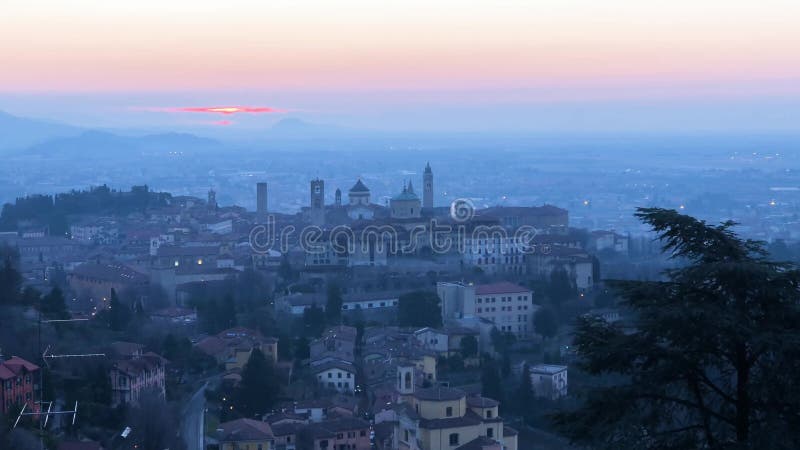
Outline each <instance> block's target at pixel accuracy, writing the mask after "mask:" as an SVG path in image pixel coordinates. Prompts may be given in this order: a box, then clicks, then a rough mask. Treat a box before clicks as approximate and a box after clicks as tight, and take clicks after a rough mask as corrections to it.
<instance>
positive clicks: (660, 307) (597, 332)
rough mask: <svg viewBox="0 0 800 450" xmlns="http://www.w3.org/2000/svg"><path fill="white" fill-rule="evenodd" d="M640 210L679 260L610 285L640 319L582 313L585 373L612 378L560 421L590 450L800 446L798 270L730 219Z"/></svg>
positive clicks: (579, 342) (579, 335)
mask: <svg viewBox="0 0 800 450" xmlns="http://www.w3.org/2000/svg"><path fill="white" fill-rule="evenodd" d="M636 215H637V217H639V218H640V219H641V220H642V221H644V222H645V223H647V224H649V225H650V226H651V227H652V228H653V229H654V230H655V231H656V232H657V233H658V236H659V237H660V239H661V241H662V243H663V249H664V251H665V252H667V253H669V254H670V255H671V256H672V258H674V259H677V260H678V261H679V262H680V263H681V266H680V267H679V268H677V269H672V270H669V271H667V272H666V273H665V275H666V276H667V279H666V281H615V282H613V283H611V286H612V287H613V288H615V290H617V292H619V294H620V296H621V298H622V303H623V305H624V306H625V307H626V308H628V309H630V310H631V312H632V315H631V316H632V317H633V319H632V320H633V323H632V324H631V325H632V326H630V327H626V329H624V330H623V329H621V328H620V327H619V326H617V325H614V324H609V323H607V322H605V321H603V320H600V319H598V318H593V317H583V318H581V319H579V323H578V325H577V328H576V334H575V344H576V346H577V349H578V353H579V355H580V357H581V361H582V362H581V368H582V369H583V370H585V371H587V372H589V373H590V374H594V375H596V376H599V375H604V376H605V378H604V381H605V383H604V384H603V385H602V387H598V388H595V389H593V390H591V391H590V392H589V393H588V395H587V397H586V399H585V401H584V402H583V405H582V406H581V407H579V408H578V409H575V410H572V411H568V412H564V413H561V414H558V415H556V416H555V421H556V424H557V426H558V427H559V428H561V430H562V431H563V432H565V433H566V434H568V435H569V436H570V437H571V438H572V439H573V440H574V441H576V442H580V443H583V444H587V445H591V446H592V447H593V448H653V449H655V448H659V449H661V448H664V449H666V448H669V449H689V448H709V449H722V448H726V449H728V448H731V449H760V448H772V449H789V448H800V377H798V374H800V347H799V346H798V342H800V327H799V326H798V324H800V307H798V286H800V272H799V271H798V269H797V268H796V267H795V266H793V265H789V264H785V263H775V262H772V261H770V260H768V259H767V257H766V252H765V251H764V249H763V246H762V244H760V243H757V242H754V241H751V240H744V239H742V238H740V237H739V236H737V235H736V234H735V233H734V232H733V231H731V227H732V226H733V225H734V223H732V222H725V223H722V224H720V225H713V226H712V225H709V224H706V223H705V222H703V221H700V220H697V219H695V218H693V217H690V216H685V215H681V214H679V213H678V212H676V211H673V210H664V209H658V208H646V209H640V210H639V211H638V212H637V214H636ZM598 418H602V420H598Z"/></svg>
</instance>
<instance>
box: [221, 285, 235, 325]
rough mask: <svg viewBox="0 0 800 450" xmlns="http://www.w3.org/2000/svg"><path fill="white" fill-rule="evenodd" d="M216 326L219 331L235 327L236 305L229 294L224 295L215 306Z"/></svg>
mask: <svg viewBox="0 0 800 450" xmlns="http://www.w3.org/2000/svg"><path fill="white" fill-rule="evenodd" d="M217 324H218V325H217V328H218V330H219V331H222V330H225V329H227V328H231V327H235V326H236V304H235V303H234V302H233V296H232V295H231V294H227V295H225V297H224V298H223V299H222V302H220V303H218V304H217Z"/></svg>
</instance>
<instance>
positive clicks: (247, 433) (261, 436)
mask: <svg viewBox="0 0 800 450" xmlns="http://www.w3.org/2000/svg"><path fill="white" fill-rule="evenodd" d="M219 429H220V430H221V431H222V433H221V436H220V441H221V442H237V441H259V440H268V439H273V437H274V436H273V434H272V428H270V426H269V424H268V423H266V422H261V421H258V420H253V419H237V420H233V421H231V422H225V423H222V424H220V425H219Z"/></svg>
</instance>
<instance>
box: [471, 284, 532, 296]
mask: <svg viewBox="0 0 800 450" xmlns="http://www.w3.org/2000/svg"><path fill="white" fill-rule="evenodd" d="M530 291H531V290H530V289H528V288H526V287H523V286H520V285H518V284H514V283H509V282H508V281H501V282H499V283H492V284H479V285H477V286H475V294H476V295H491V294H517V293H523V292H530Z"/></svg>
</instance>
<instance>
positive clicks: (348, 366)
mask: <svg viewBox="0 0 800 450" xmlns="http://www.w3.org/2000/svg"><path fill="white" fill-rule="evenodd" d="M311 369H312V370H313V372H314V375H315V376H316V379H317V383H318V384H319V385H320V386H321V387H323V388H325V389H330V390H334V391H337V392H340V393H350V392H353V391H354V390H355V388H356V368H355V366H354V365H353V364H352V363H350V362H347V361H344V360H337V361H330V362H327V363H324V364H320V365H318V366H315V367H312V368H311Z"/></svg>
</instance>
